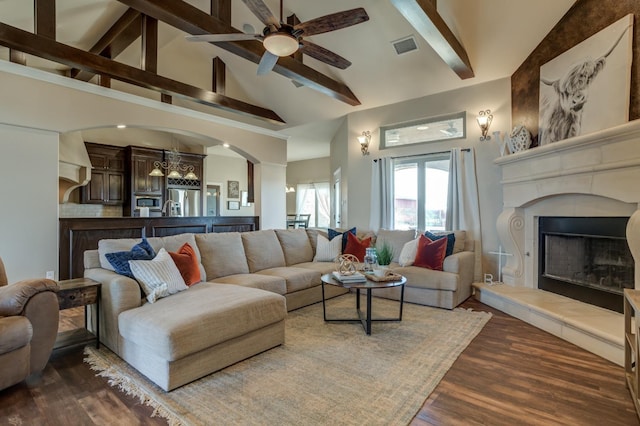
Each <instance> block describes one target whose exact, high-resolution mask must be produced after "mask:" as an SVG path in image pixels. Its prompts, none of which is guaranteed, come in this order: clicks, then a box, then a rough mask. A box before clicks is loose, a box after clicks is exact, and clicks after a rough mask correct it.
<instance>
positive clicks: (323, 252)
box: [313, 234, 342, 262]
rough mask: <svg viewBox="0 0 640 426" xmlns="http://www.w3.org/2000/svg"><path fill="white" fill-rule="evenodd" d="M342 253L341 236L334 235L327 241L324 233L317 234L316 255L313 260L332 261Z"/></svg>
mask: <svg viewBox="0 0 640 426" xmlns="http://www.w3.org/2000/svg"><path fill="white" fill-rule="evenodd" d="M341 254H342V238H338V237H335V238H334V239H333V240H331V241H329V239H327V237H325V236H324V235H320V234H318V243H317V244H316V255H315V257H314V258H313V261H314V262H333V261H334V260H336V257H338V256H340V255H341Z"/></svg>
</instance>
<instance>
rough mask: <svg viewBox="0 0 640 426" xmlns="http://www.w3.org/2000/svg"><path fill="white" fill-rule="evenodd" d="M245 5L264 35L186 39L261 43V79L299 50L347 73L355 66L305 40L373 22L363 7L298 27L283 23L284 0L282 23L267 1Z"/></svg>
mask: <svg viewBox="0 0 640 426" xmlns="http://www.w3.org/2000/svg"><path fill="white" fill-rule="evenodd" d="M242 2H243V3H244V4H245V5H246V6H247V7H248V8H249V10H250V11H251V12H252V13H253V14H254V15H255V16H256V17H257V18H258V19H260V21H261V22H262V23H263V24H264V25H265V27H264V30H263V31H262V34H244V33H231V34H203V35H194V36H188V37H186V39H187V40H189V41H206V42H214V43H215V42H223V41H242V40H261V41H262V44H263V45H264V48H265V52H264V55H262V58H261V59H260V64H259V65H258V75H264V74H267V73H269V72H270V71H271V70H272V69H273V67H274V66H275V65H276V62H278V58H279V57H281V56H289V55H293V54H294V53H295V52H297V51H298V50H300V52H302V53H304V54H305V55H309V56H311V57H312V58H314V59H317V60H319V61H321V62H324V63H326V64H329V65H332V66H334V67H336V68H340V69H346V68H348V67H349V66H350V65H351V62H349V61H348V60H347V59H345V58H343V57H342V56H340V55H338V54H337V53H334V52H331V51H330V50H327V49H325V48H324V47H321V46H318V45H317V44H315V43H312V42H310V41H307V40H303V36H312V35H316V34H322V33H327V32H330V31H335V30H339V29H342V28H346V27H350V26H352V25H356V24H359V23H361V22H365V21H368V20H369V15H367V12H366V11H365V10H364V9H363V8H361V7H360V8H356V9H351V10H345V11H342V12H337V13H332V14H329V15H325V16H321V17H319V18H315V19H311V20H310V21H306V22H301V23H299V24H296V25H289V24H286V23H284V22H283V20H282V2H283V0H280V20H279V21H278V20H277V19H276V17H275V16H273V13H271V11H270V10H269V8H268V7H267V5H266V4H265V3H264V1H263V0H242Z"/></svg>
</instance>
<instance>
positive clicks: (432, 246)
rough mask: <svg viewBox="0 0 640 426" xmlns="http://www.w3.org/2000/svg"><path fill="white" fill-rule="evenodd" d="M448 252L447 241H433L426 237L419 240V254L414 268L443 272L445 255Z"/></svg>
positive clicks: (414, 262) (422, 236)
mask: <svg viewBox="0 0 640 426" xmlns="http://www.w3.org/2000/svg"><path fill="white" fill-rule="evenodd" d="M446 251H447V239H446V238H442V239H440V240H436V241H431V240H430V239H429V238H427V237H425V236H424V235H420V239H419V240H418V252H417V253H416V259H415V260H414V261H413V265H414V266H419V267H422V268H428V269H433V270H436V271H442V263H443V262H444V258H445V253H446Z"/></svg>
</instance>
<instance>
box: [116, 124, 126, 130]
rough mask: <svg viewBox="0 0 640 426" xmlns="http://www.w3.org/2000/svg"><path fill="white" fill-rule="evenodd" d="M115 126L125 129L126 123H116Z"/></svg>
mask: <svg viewBox="0 0 640 426" xmlns="http://www.w3.org/2000/svg"><path fill="white" fill-rule="evenodd" d="M116 127H117V128H118V129H126V128H127V125H126V124H118V125H117V126H116Z"/></svg>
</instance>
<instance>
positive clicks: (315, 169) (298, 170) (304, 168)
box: [286, 157, 331, 213]
mask: <svg viewBox="0 0 640 426" xmlns="http://www.w3.org/2000/svg"><path fill="white" fill-rule="evenodd" d="M314 182H329V184H331V161H330V157H324V158H315V159H313V160H301V161H292V162H290V163H287V185H291V186H293V187H294V188H295V187H296V185H298V184H299V183H314ZM296 194H297V192H289V193H287V194H286V198H287V213H296Z"/></svg>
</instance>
